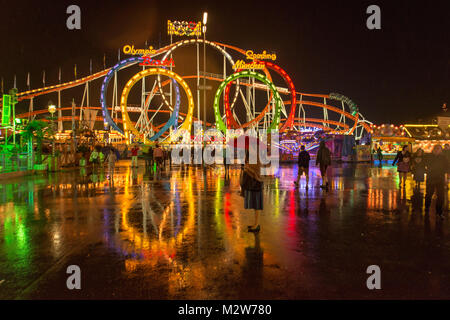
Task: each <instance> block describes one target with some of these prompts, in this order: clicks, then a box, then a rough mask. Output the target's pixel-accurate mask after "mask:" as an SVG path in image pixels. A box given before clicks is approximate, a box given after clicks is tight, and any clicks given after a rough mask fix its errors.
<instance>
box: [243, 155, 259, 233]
mask: <svg viewBox="0 0 450 320" xmlns="http://www.w3.org/2000/svg"><path fill="white" fill-rule="evenodd" d="M247 162H248V161H247ZM241 188H242V192H243V195H244V209H253V210H254V211H255V223H254V225H252V226H248V231H249V232H259V230H260V226H259V215H260V213H261V211H262V210H263V194H262V191H263V180H262V177H261V164H260V162H259V159H258V161H257V163H256V164H249V163H246V164H245V165H244V170H243V173H242V181H241Z"/></svg>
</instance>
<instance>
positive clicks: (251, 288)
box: [241, 232, 264, 298]
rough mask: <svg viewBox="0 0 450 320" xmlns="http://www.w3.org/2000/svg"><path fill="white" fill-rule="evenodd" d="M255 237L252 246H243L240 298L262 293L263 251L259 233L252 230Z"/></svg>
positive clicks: (254, 296)
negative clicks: (243, 259)
mask: <svg viewBox="0 0 450 320" xmlns="http://www.w3.org/2000/svg"><path fill="white" fill-rule="evenodd" d="M252 234H253V236H254V237H255V239H254V240H255V244H254V246H253V247H247V248H245V261H244V265H243V267H242V280H243V281H242V282H243V284H242V287H241V290H242V295H243V297H242V298H246V297H248V298H250V297H251V298H258V297H260V296H262V295H263V290H262V288H263V267H264V261H263V256H264V251H263V250H262V249H261V246H260V238H259V236H260V235H259V233H255V232H252Z"/></svg>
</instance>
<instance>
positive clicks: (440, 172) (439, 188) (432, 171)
mask: <svg viewBox="0 0 450 320" xmlns="http://www.w3.org/2000/svg"><path fill="white" fill-rule="evenodd" d="M426 170H427V187H426V188H427V189H426V194H425V212H426V213H428V211H429V210H430V205H431V198H432V196H433V194H434V192H435V191H436V196H437V198H436V214H437V216H439V217H440V218H441V219H442V218H443V216H442V209H443V208H442V207H443V205H444V195H445V185H446V181H445V174H446V173H447V170H448V160H447V157H446V156H445V155H444V154H443V153H442V147H441V146H440V145H435V146H434V147H433V151H432V154H431V157H430V159H429V161H427V163H426Z"/></svg>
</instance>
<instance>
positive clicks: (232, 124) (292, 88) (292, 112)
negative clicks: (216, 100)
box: [224, 60, 297, 132]
mask: <svg viewBox="0 0 450 320" xmlns="http://www.w3.org/2000/svg"><path fill="white" fill-rule="evenodd" d="M258 62H259V63H263V64H264V65H265V66H266V68H268V69H271V70H273V71H275V72H276V73H278V74H279V75H280V76H281V77H282V78H283V80H284V81H285V82H286V84H287V85H288V87H289V92H290V94H291V110H290V112H289V115H288V118H287V121H286V122H285V123H284V124H283V125H282V127H281V129H280V131H281V132H283V131H286V130H287V129H290V128H292V123H293V119H294V116H295V110H296V105H297V96H296V92H295V86H294V83H293V82H292V80H291V77H289V75H288V74H287V73H286V71H284V70H283V69H282V68H280V67H279V66H278V65H276V64H274V63H272V62H269V61H259V60H258ZM239 71H240V70H239ZM230 86H231V84H228V85H227V87H226V89H225V94H224V97H225V113H226V114H227V121H229V122H228V123H227V125H228V127H229V128H235V129H238V128H246V127H248V126H251V125H252V124H254V123H257V122H259V121H260V120H261V119H262V118H263V117H264V115H265V113H266V112H268V111H269V110H270V105H271V104H270V102H271V99H272V97H271V98H270V99H269V103H268V104H267V106H266V107H265V108H264V110H263V111H262V112H261V113H260V114H259V115H258V116H257V117H256V118H255V119H253V120H252V121H250V122H248V123H245V124H243V125H242V126H239V125H238V124H237V123H236V121H235V119H234V118H233V117H231V118H228V115H231V108H230V105H229V103H228V94H229V91H230Z"/></svg>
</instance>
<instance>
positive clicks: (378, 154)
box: [377, 146, 383, 167]
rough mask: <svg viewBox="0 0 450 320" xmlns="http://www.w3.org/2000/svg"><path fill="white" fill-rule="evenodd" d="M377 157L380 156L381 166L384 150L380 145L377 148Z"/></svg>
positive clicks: (379, 163) (379, 162)
mask: <svg viewBox="0 0 450 320" xmlns="http://www.w3.org/2000/svg"><path fill="white" fill-rule="evenodd" d="M377 158H378V165H379V166H380V167H381V163H382V161H383V152H382V151H381V148H380V146H378V149H377Z"/></svg>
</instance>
